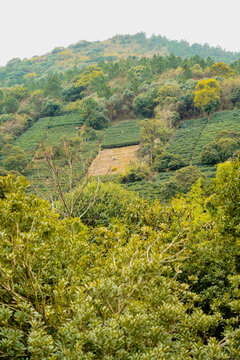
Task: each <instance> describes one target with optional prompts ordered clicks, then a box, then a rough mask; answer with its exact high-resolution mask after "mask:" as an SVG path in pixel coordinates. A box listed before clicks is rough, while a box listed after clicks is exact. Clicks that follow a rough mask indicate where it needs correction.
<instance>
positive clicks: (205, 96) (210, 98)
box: [194, 79, 221, 120]
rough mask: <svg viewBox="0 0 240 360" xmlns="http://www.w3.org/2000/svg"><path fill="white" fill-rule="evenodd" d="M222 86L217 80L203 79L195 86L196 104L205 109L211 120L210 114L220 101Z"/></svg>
mask: <svg viewBox="0 0 240 360" xmlns="http://www.w3.org/2000/svg"><path fill="white" fill-rule="evenodd" d="M220 94H221V87H220V85H219V83H218V82H217V80H215V79H209V80H201V81H199V82H198V84H197V86H196V88H195V98H194V104H195V106H196V107H197V108H198V109H199V110H201V111H203V112H204V113H205V114H207V116H208V120H210V115H211V113H212V112H214V111H215V110H216V108H217V106H218V105H219V103H220Z"/></svg>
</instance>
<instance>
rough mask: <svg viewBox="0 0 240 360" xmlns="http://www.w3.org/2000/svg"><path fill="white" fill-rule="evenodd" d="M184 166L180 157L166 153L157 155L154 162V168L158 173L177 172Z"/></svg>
mask: <svg viewBox="0 0 240 360" xmlns="http://www.w3.org/2000/svg"><path fill="white" fill-rule="evenodd" d="M184 165H185V164H184V161H183V160H182V158H181V156H180V155H177V154H170V153H168V152H165V153H163V154H160V155H158V156H157V157H156V158H155V160H154V168H155V169H156V170H157V171H158V172H163V171H167V170H178V169H180V168H182V167H183V166H184Z"/></svg>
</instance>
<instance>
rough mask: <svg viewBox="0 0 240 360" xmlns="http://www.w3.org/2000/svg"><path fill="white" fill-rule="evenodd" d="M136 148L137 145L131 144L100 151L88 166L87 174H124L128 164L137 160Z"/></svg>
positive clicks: (137, 147)
mask: <svg viewBox="0 0 240 360" xmlns="http://www.w3.org/2000/svg"><path fill="white" fill-rule="evenodd" d="M138 149H139V145H133V146H125V147H122V148H117V149H105V150H102V151H100V153H99V154H98V155H97V157H96V158H95V159H94V160H93V162H92V164H91V166H90V169H89V172H88V174H89V176H97V175H108V174H125V173H126V170H127V167H128V165H130V163H131V162H134V161H136V160H137V151H138Z"/></svg>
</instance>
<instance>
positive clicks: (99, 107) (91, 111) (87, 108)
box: [79, 97, 109, 130]
mask: <svg viewBox="0 0 240 360" xmlns="http://www.w3.org/2000/svg"><path fill="white" fill-rule="evenodd" d="M79 113H80V116H81V118H82V119H83V122H85V124H86V125H87V126H90V127H92V128H93V129H95V130H101V129H104V128H106V127H108V125H109V119H108V117H107V116H106V108H105V105H104V103H102V102H100V101H97V100H95V99H94V98H92V97H88V98H84V99H83V100H82V102H81V104H80V108H79Z"/></svg>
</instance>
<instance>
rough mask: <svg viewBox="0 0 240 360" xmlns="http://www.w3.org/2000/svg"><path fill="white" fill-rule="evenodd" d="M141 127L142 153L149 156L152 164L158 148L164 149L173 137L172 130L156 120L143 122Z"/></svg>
mask: <svg viewBox="0 0 240 360" xmlns="http://www.w3.org/2000/svg"><path fill="white" fill-rule="evenodd" d="M139 125H140V135H141V143H142V147H143V149H142V151H143V153H146V154H148V155H149V159H150V163H151V164H152V162H153V158H154V155H155V149H156V147H158V148H159V147H160V148H163V147H164V145H165V144H166V143H167V141H168V139H169V137H170V135H171V130H170V129H168V128H167V127H166V126H165V125H164V124H163V123H162V122H161V121H159V120H156V119H145V120H141V121H140V123H139Z"/></svg>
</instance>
